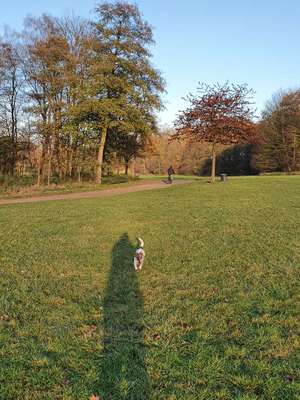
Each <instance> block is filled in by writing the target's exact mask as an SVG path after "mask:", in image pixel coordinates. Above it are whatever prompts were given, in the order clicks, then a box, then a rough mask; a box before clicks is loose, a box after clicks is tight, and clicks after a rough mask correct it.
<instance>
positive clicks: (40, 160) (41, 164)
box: [37, 143, 46, 187]
mask: <svg viewBox="0 0 300 400" xmlns="http://www.w3.org/2000/svg"><path fill="white" fill-rule="evenodd" d="M41 146H42V148H41V151H40V150H39V158H38V174H37V187H40V186H41V185H42V184H43V183H44V161H45V155H46V147H45V144H44V143H43V144H42V145H41Z"/></svg>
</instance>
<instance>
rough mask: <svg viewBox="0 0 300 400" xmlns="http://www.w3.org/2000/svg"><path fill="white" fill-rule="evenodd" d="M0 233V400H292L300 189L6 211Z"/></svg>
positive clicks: (198, 186) (207, 190)
mask: <svg viewBox="0 0 300 400" xmlns="http://www.w3.org/2000/svg"><path fill="white" fill-rule="evenodd" d="M0 226H1V231H0V264H1V268H0V273H1V277H0V278H1V279H0V290H1V302H0V327H1V329H0V370H1V373H0V399H1V400H2V399H3V400H12V399H14V400H29V399H30V400H37V399H38V400H42V399H43V400H44V399H49V400H50V399H51V400H52V399H64V400H66V399H70V400H71V399H80V400H83V399H89V397H90V396H91V395H92V394H95V395H98V396H99V397H100V399H102V400H117V399H130V400H131V399H132V400H148V399H149V400H150V399H151V400H154V399H155V400H158V399H161V400H175V399H178V400H181V399H186V400H192V399H202V400H217V399H228V400H231V399H239V400H255V399H265V400H272V399H278V400H287V399H288V400H293V399H295V400H296V399H299V398H300V385H299V369H298V367H299V361H300V360H299V352H298V353H297V349H299V336H298V332H297V331H298V328H299V319H298V317H299V307H298V306H299V297H298V299H297V296H298V294H299V285H298V279H299V264H300V241H299V236H300V177H299V176H298V177H297V176H291V177H249V178H247V177H244V178H234V179H230V180H229V182H228V183H226V184H222V183H217V184H215V185H209V184H206V183H205V182H204V181H199V182H195V183H192V184H188V185H185V186H178V187H170V188H169V189H168V190H154V191H151V192H149V191H148V192H140V193H133V194H128V195H122V196H116V197H111V198H103V199H89V200H76V201H62V202H49V203H37V204H34V205H31V204H23V205H22V204H20V205H14V206H3V207H1V208H0ZM137 235H141V236H142V237H143V238H144V240H145V243H146V253H147V254H146V262H145V265H144V269H143V271H142V272H141V273H140V274H136V273H134V272H133V267H132V255H133V253H134V248H135V237H136V236H137ZM297 354H298V359H297Z"/></svg>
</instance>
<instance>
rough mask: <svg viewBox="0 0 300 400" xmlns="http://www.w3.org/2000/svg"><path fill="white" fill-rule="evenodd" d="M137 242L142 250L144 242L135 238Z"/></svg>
mask: <svg viewBox="0 0 300 400" xmlns="http://www.w3.org/2000/svg"><path fill="white" fill-rule="evenodd" d="M137 240H138V242H139V247H140V248H141V249H142V248H143V247H144V241H143V239H141V238H140V237H138V238H137Z"/></svg>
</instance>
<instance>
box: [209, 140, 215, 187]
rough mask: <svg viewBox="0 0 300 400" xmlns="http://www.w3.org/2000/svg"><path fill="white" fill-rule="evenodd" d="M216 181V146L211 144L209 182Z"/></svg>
mask: <svg viewBox="0 0 300 400" xmlns="http://www.w3.org/2000/svg"><path fill="white" fill-rule="evenodd" d="M215 180H216V144H215V143H213V144H212V149H211V177H210V182H211V183H214V182H215Z"/></svg>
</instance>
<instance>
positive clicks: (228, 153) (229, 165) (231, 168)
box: [199, 144, 258, 176]
mask: <svg viewBox="0 0 300 400" xmlns="http://www.w3.org/2000/svg"><path fill="white" fill-rule="evenodd" d="M254 149H255V146H254V145H252V144H239V145H235V146H231V147H228V148H227V149H225V150H223V151H222V152H221V153H220V154H219V155H218V156H217V163H216V175H220V174H224V173H225V174H228V175H232V176H238V175H256V174H257V173H258V171H257V170H256V169H255V168H254V166H253V165H252V164H253V163H252V158H253V153H254ZM210 173H211V159H210V158H208V159H206V160H205V162H204V163H203V165H202V166H201V168H200V169H199V175H202V176H208V175H210Z"/></svg>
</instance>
